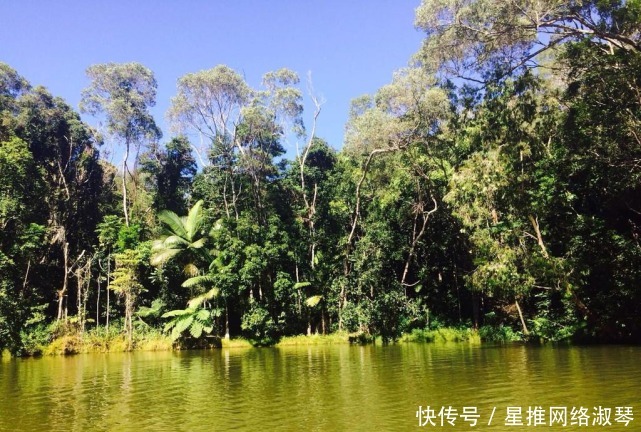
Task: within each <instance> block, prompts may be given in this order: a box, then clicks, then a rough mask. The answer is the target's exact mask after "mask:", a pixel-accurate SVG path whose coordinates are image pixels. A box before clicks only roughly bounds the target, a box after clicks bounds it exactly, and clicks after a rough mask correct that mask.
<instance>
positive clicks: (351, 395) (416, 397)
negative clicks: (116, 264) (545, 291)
mask: <svg viewBox="0 0 641 432" xmlns="http://www.w3.org/2000/svg"><path fill="white" fill-rule="evenodd" d="M640 384H641V347H611V346H609V347H572V348H566V347H564V348H553V347H526V346H520V345H516V346H502V347H501V346H499V347H496V346H485V345H481V346H470V345H467V344H453V345H446V346H443V345H441V346H439V345H430V344H399V345H393V346H386V347H381V346H321V347H291V348H289V347H286V348H262V349H223V350H215V351H193V352H174V353H171V352H160V353H131V354H104V355H101V354H95V355H78V356H73V357H49V358H40V359H12V360H5V361H3V362H2V363H0V430H18V431H38V430H53V431H68V430H71V431H85V430H105V431H107V430H108V431H112V430H134V431H142V430H154V431H155V430H184V431H200V430H203V431H205V430H251V431H267V430H286V431H290V430H291V431H296V430H318V431H344V430H363V431H365V430H375V431H387V430H441V431H446V430H450V431H453V430H456V431H458V430H471V431H475V430H479V431H486V430H488V431H504V430H521V431H529V430H549V429H550V428H549V427H548V426H549V425H548V426H537V427H534V426H529V427H528V426H527V409H528V407H529V406H532V407H534V406H540V407H541V408H542V409H543V410H545V411H546V413H545V421H546V423H549V421H550V418H549V415H548V414H549V408H550V407H566V408H567V411H568V414H567V417H568V418H567V422H568V423H567V426H566V427H557V426H555V427H553V428H551V429H552V430H604V431H606V430H607V431H615V430H631V431H635V430H636V431H641V388H640ZM419 406H422V407H423V409H425V408H426V407H427V406H429V407H430V409H434V410H435V414H436V418H435V419H434V420H433V421H434V423H435V425H436V426H432V425H431V424H428V425H427V426H424V427H419V420H421V418H417V415H416V413H417V410H418V408H419ZM448 406H451V407H452V408H454V409H457V413H459V414H460V413H462V410H463V407H468V408H476V411H477V413H478V414H479V415H480V418H479V419H478V422H477V424H476V426H474V427H472V426H471V423H466V422H464V421H463V419H462V418H461V417H460V416H459V417H458V418H456V420H455V426H451V425H449V424H447V423H445V424H444V426H440V418H439V417H438V411H439V410H440V408H441V407H445V408H446V407H448ZM599 406H601V407H604V408H606V407H609V408H611V409H612V412H611V417H610V422H611V423H612V425H611V426H589V427H578V426H576V425H574V426H571V425H570V420H571V419H570V417H571V416H570V411H571V408H572V407H577V408H578V407H586V408H588V415H589V417H590V420H589V422H590V424H592V421H593V420H594V418H596V416H593V412H594V408H595V407H597V408H598V407H599ZM626 406H629V407H632V413H633V414H632V417H633V418H634V419H633V420H632V422H631V423H629V425H628V426H627V427H626V426H624V424H623V423H619V422H616V421H615V413H616V407H626ZM508 407H521V410H522V420H523V426H514V427H509V426H506V425H505V421H506V416H507V409H508ZM493 410H494V415H493V416H492V422H491V425H489V426H488V422H489V420H490V416H491V413H492V411H493ZM470 421H471V419H470Z"/></svg>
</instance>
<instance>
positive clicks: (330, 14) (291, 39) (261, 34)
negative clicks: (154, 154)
mask: <svg viewBox="0 0 641 432" xmlns="http://www.w3.org/2000/svg"><path fill="white" fill-rule="evenodd" d="M418 4H419V0H393V1H392V0H388V1H383V0H368V1H349V0H342V1H339V0H331V1H320V0H316V1H306V0H296V1H295V0H288V1H284V0H282V1H277V0H273V1H266V0H265V1H258V0H254V1H248V0H246V1H242V0H241V1H231V0H229V1H222V0H216V1H205V0H192V1H169V0H155V1H152V0H135V1H134V0H130V1H120V0H112V1H102V2H98V1H86V0H84V1H80V0H76V1H66V0H58V1H45V0H42V1H30V0H3V1H0V16H2V17H3V19H2V25H1V26H0V61H2V62H5V63H8V64H9V65H10V66H11V67H13V68H14V69H16V70H17V71H18V72H19V73H20V74H21V75H23V76H24V77H25V78H27V79H28V80H29V81H30V82H31V83H32V84H34V85H37V84H41V85H44V86H45V87H47V88H48V89H49V90H50V91H51V92H52V93H53V94H54V95H56V96H61V97H63V98H64V99H65V100H67V102H68V103H69V104H71V105H72V106H73V107H74V108H76V109H77V107H78V101H79V100H80V92H81V90H82V89H83V88H84V87H86V86H87V85H88V83H89V82H88V79H87V77H86V75H85V69H86V68H87V67H88V66H90V65H92V64H95V63H106V62H129V61H137V62H140V63H142V64H144V65H145V66H147V67H148V68H150V69H151V70H152V71H153V72H154V73H155V76H156V79H157V81H158V101H157V105H156V107H154V109H153V110H152V112H153V114H154V116H155V118H156V121H157V122H158V124H159V125H160V127H161V128H162V130H163V133H164V140H168V139H169V138H170V136H171V132H170V130H169V127H168V126H169V125H168V124H167V123H166V121H165V118H164V115H165V112H166V110H167V108H168V107H169V101H170V98H171V97H172V96H174V94H175V92H176V80H177V79H178V78H179V77H181V76H182V75H184V74H186V73H190V72H196V71H199V70H203V69H209V68H212V67H214V66H216V65H218V64H226V65H228V66H230V67H232V68H233V69H235V70H237V71H239V72H240V73H242V74H243V75H244V76H245V79H246V80H247V82H248V83H249V84H250V85H251V86H252V87H257V86H259V84H260V80H261V77H262V75H263V74H264V73H265V72H267V71H271V70H276V69H279V68H281V67H287V68H289V69H292V70H294V71H296V72H298V73H299V75H300V76H301V78H302V79H304V77H305V75H306V74H307V72H308V71H311V72H312V76H313V82H314V87H315V89H316V91H317V93H319V94H321V95H322V96H323V98H324V99H325V104H324V105H323V112H322V114H321V116H320V118H319V124H318V133H317V135H318V136H320V137H322V138H325V139H326V140H327V141H328V142H329V143H330V144H331V145H333V146H334V147H336V148H340V147H341V146H342V141H343V133H344V126H345V122H346V120H347V114H348V110H349V103H350V101H351V100H352V99H353V98H355V97H358V96H360V95H362V94H364V93H374V92H375V91H376V90H377V89H378V88H379V87H381V86H382V85H384V84H386V83H388V82H389V81H390V80H391V77H392V73H393V71H394V70H396V69H399V68H401V67H404V66H406V65H407V63H408V61H409V58H410V56H411V55H412V54H413V53H415V52H416V51H417V50H418V48H419V46H420V43H421V40H422V37H423V36H422V34H421V33H420V32H419V31H417V30H415V29H414V25H413V21H414V10H415V8H416V7H417V6H418ZM305 107H306V113H307V116H306V120H309V119H310V117H311V113H312V110H313V106H312V104H311V102H310V101H306V103H305ZM83 118H84V119H85V120H87V121H88V122H89V123H91V124H95V120H94V119H92V118H90V117H86V116H84V117H83ZM288 150H289V151H290V152H289V155H292V152H291V149H288Z"/></svg>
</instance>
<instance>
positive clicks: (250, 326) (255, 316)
mask: <svg viewBox="0 0 641 432" xmlns="http://www.w3.org/2000/svg"><path fill="white" fill-rule="evenodd" d="M241 328H242V329H243V333H244V335H245V337H246V338H247V339H249V340H250V341H251V342H252V344H253V345H255V346H268V345H273V344H275V343H276V342H278V339H279V337H280V332H281V329H280V326H279V325H278V324H277V323H276V321H275V320H274V319H273V318H272V316H271V314H270V313H269V311H267V310H266V309H265V308H263V307H261V306H260V305H258V304H257V303H252V304H251V305H250V307H249V310H248V311H247V312H245V314H244V315H243V320H242V324H241Z"/></svg>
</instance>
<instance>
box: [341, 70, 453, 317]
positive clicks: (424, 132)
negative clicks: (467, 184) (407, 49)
mask: <svg viewBox="0 0 641 432" xmlns="http://www.w3.org/2000/svg"><path fill="white" fill-rule="evenodd" d="M449 112H450V104H449V100H448V97H447V93H446V92H445V91H444V90H443V89H442V88H440V87H439V86H437V82H436V80H435V78H434V77H433V76H431V75H430V74H428V73H427V72H426V71H425V70H424V69H420V68H407V69H403V70H400V71H398V72H396V73H395V74H394V79H393V81H392V83H391V84H388V85H386V86H384V87H382V88H381V89H380V90H379V91H378V92H377V93H376V95H375V96H373V97H371V96H363V97H361V98H359V99H357V100H355V101H354V102H353V104H352V109H351V113H350V119H349V122H348V125H347V128H346V136H345V149H344V152H345V153H346V154H347V155H350V156H351V157H353V158H354V159H355V160H356V161H358V162H359V163H360V167H354V168H352V171H353V174H351V177H352V179H351V181H352V182H353V186H354V192H353V193H354V196H353V201H352V202H348V203H346V204H347V206H348V207H349V208H350V226H349V229H348V235H347V238H346V240H345V254H344V264H343V282H342V283H341V285H342V286H341V290H340V294H339V309H338V311H339V328H341V329H342V325H343V320H342V310H343V309H344V308H345V307H346V306H347V299H348V292H347V284H348V283H349V280H350V279H351V278H352V276H351V273H352V270H353V262H354V260H353V256H352V254H353V252H354V250H355V246H356V242H357V240H358V238H359V236H362V235H363V233H364V232H363V230H362V229H363V228H362V226H361V219H362V217H363V198H364V196H363V191H364V189H365V188H366V187H367V182H366V180H367V179H368V174H369V173H370V169H371V168H372V166H373V164H375V162H376V161H377V160H378V159H381V158H383V157H384V156H385V155H391V154H394V153H402V152H404V151H407V150H408V149H409V148H411V147H413V146H426V147H429V146H430V145H433V143H434V142H435V137H436V134H437V132H438V131H439V129H440V127H441V125H442V124H443V123H444V122H445V121H446V120H447V118H448V116H449ZM433 206H434V205H432V207H433ZM422 208H424V209H425V211H426V212H427V211H429V210H428V207H427V205H424V206H422ZM428 216H429V214H425V213H423V218H424V220H425V223H427V222H426V221H427V218H428ZM413 254H414V252H413V250H411V249H410V253H409V257H411V258H408V259H409V260H410V261H411V259H412V258H413ZM404 273H405V276H403V277H402V282H403V283H405V278H406V273H407V272H404Z"/></svg>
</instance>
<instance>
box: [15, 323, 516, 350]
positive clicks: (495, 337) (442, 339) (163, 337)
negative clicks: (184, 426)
mask: <svg viewBox="0 0 641 432" xmlns="http://www.w3.org/2000/svg"><path fill="white" fill-rule="evenodd" d="M523 340H524V339H523V338H522V335H521V334H520V333H518V332H515V331H514V330H512V329H511V328H509V327H489V326H486V327H481V328H480V329H478V330H476V329H472V328H465V327H441V328H436V329H414V330H412V331H411V332H410V333H405V334H403V335H402V336H401V337H400V338H398V339H397V340H396V341H395V342H397V343H409V342H419V343H474V344H479V343H482V342H518V341H523ZM370 343H374V344H382V343H383V340H382V338H381V337H380V336H378V337H373V336H371V335H366V334H358V333H347V332H335V333H330V334H326V335H323V334H312V335H295V336H284V337H282V338H281V339H280V340H279V341H278V342H276V343H275V344H274V346H276V347H285V346H310V345H342V344H370ZM255 346H256V344H254V343H253V342H252V341H250V340H248V339H244V338H241V337H239V338H233V339H225V338H220V337H213V336H212V337H206V338H201V339H198V340H193V339H183V340H179V341H172V339H171V338H170V337H169V335H167V334H165V333H163V332H161V331H160V330H156V329H153V328H149V329H145V330H142V331H141V330H138V331H134V334H133V336H132V339H131V342H130V341H129V340H128V338H127V337H126V336H125V334H123V333H121V332H120V331H119V330H118V329H115V328H112V329H109V330H107V329H105V328H102V327H101V328H96V329H92V330H89V331H86V332H84V333H72V334H63V335H60V336H58V337H55V338H53V339H40V340H32V341H31V342H30V343H28V344H26V346H25V348H24V350H23V351H22V352H21V353H20V355H21V356H51V355H54V356H55V355H71V354H84V353H96V352H98V353H107V352H128V351H172V350H177V351H179V350H185V349H219V348H253V347H255Z"/></svg>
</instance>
